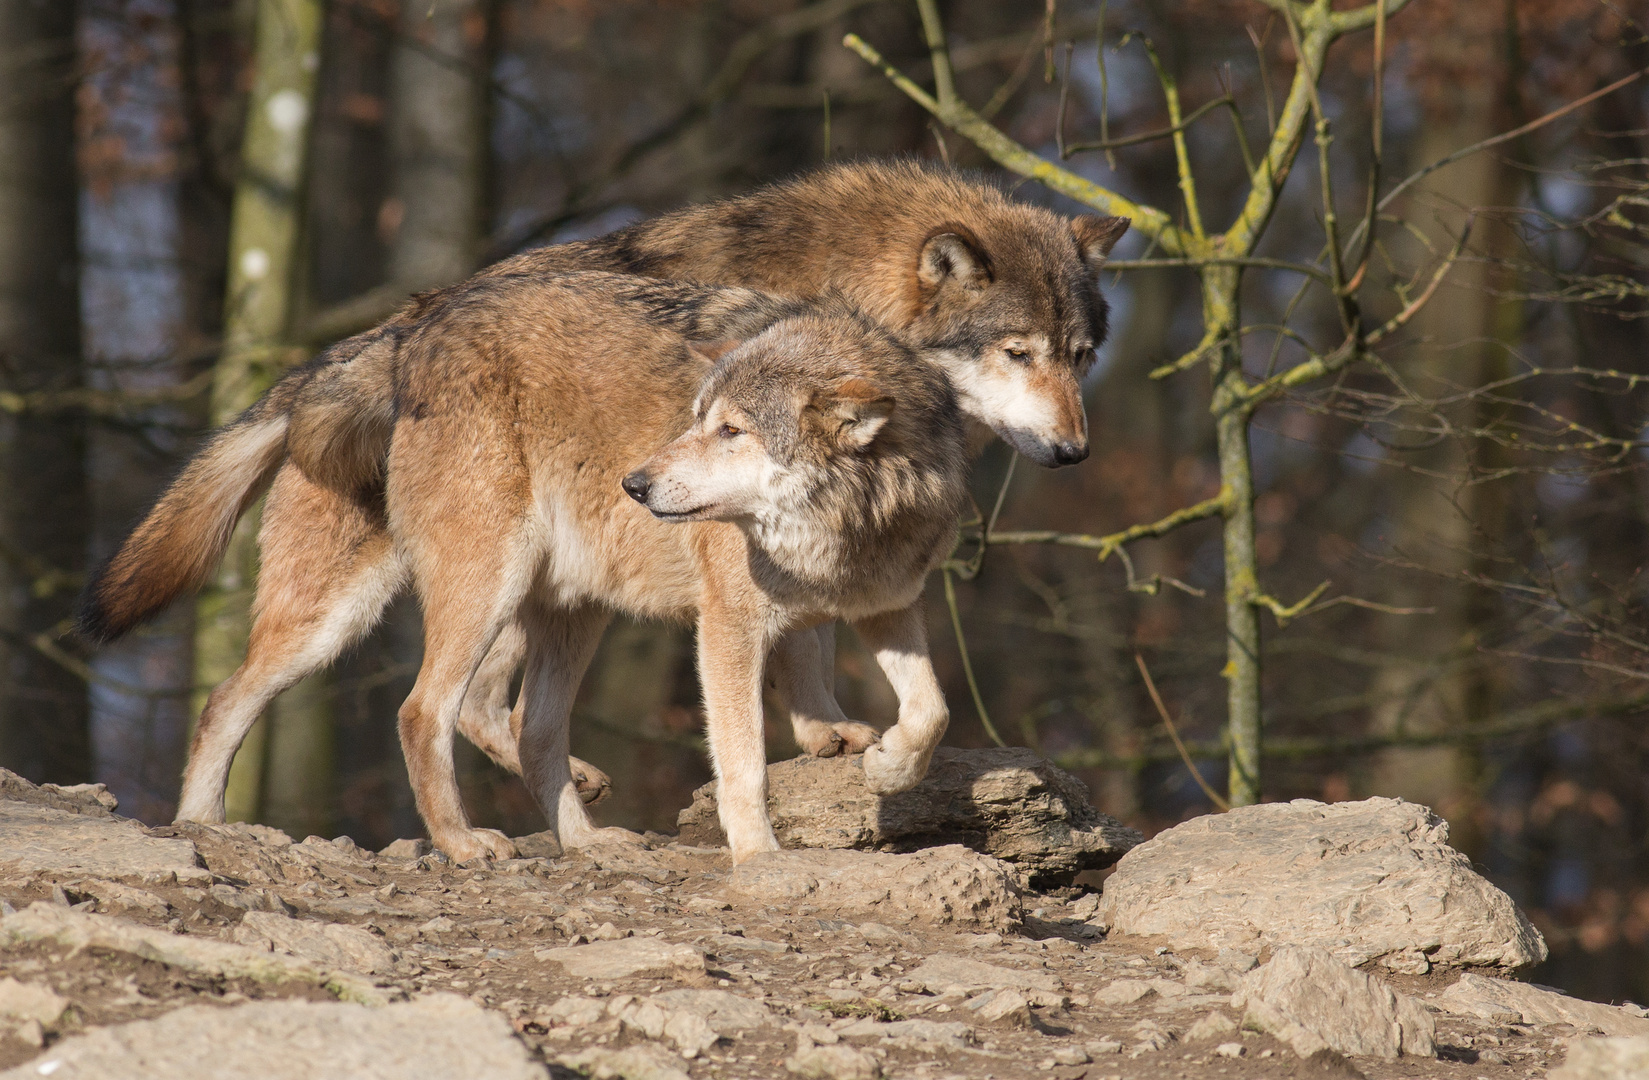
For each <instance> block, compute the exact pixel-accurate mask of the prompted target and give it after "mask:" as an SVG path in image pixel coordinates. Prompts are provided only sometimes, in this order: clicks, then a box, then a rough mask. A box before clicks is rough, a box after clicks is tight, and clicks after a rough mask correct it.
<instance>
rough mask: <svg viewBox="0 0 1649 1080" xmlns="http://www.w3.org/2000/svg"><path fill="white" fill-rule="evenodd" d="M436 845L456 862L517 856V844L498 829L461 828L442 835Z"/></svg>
mask: <svg viewBox="0 0 1649 1080" xmlns="http://www.w3.org/2000/svg"><path fill="white" fill-rule="evenodd" d="M435 846H436V847H438V848H440V849H441V850H442V851H444V852H445V853H446V856H447V858H449V859H451V860H452V861H453V862H455V863H466V862H469V861H470V860H471V859H513V858H515V845H514V844H512V843H511V842H510V838H509V837H507V836H505V835H504V834H503V833H501V832H499V831H498V830H497V829H461V830H458V831H455V832H452V833H450V834H447V835H444V836H442V837H440V838H439V839H437V840H436V841H435Z"/></svg>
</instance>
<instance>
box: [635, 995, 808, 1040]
mask: <svg viewBox="0 0 1649 1080" xmlns="http://www.w3.org/2000/svg"><path fill="white" fill-rule="evenodd" d="M652 1000H653V1001H654V1002H656V1003H657V1004H658V1005H659V1006H660V1007H662V1008H664V1009H666V1010H669V1011H672V1012H685V1013H690V1014H692V1015H694V1016H698V1017H701V1018H703V1020H704V1021H705V1022H706V1023H707V1024H709V1025H710V1027H711V1028H712V1029H714V1030H715V1031H716V1032H717V1033H718V1034H721V1035H738V1034H741V1033H743V1032H746V1031H753V1030H755V1029H757V1028H764V1027H770V1026H772V1025H773V1024H775V1023H777V1020H776V1018H775V1017H774V1016H773V1013H772V1011H771V1010H769V1009H768V1007H767V1006H766V1005H763V1004H762V1003H761V1002H759V1001H752V1000H750V999H749V998H745V997H740V996H739V995H737V994H732V993H729V992H727V991H726V990H666V991H664V993H662V994H654V995H653V997H652Z"/></svg>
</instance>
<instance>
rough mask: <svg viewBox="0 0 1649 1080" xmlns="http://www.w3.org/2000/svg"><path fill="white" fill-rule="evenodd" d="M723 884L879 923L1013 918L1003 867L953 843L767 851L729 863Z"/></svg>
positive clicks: (754, 896) (763, 898)
mask: <svg viewBox="0 0 1649 1080" xmlns="http://www.w3.org/2000/svg"><path fill="white" fill-rule="evenodd" d="M728 888H729V889H730V890H731V891H733V892H735V893H739V894H741V895H743V896H745V897H747V898H749V899H751V900H754V901H757V902H759V903H763V904H783V905H786V906H787V907H795V906H797V905H800V904H806V905H809V906H811V907H815V908H821V909H829V910H831V911H836V912H866V913H874V914H875V915H876V916H877V917H878V918H879V919H881V920H882V921H884V922H912V921H918V920H920V921H924V922H933V923H940V924H947V923H955V924H960V925H963V926H984V927H996V928H1005V927H1008V926H1011V925H1013V924H1014V923H1016V922H1018V921H1019V897H1018V889H1017V887H1016V883H1015V881H1014V876H1013V873H1012V871H1011V870H1010V869H1009V868H1008V866H1007V864H1006V863H1003V862H1000V861H998V860H996V859H993V858H991V857H990V856H988V855H980V854H978V853H977V852H974V851H970V850H968V849H967V848H965V847H962V846H961V845H957V844H953V845H950V846H947V847H940V848H932V849H930V850H927V851H919V852H916V853H915V854H910V855H890V854H881V853H878V852H867V851H773V852H767V853H764V854H761V855H757V856H756V857H754V858H752V859H750V860H749V861H747V862H745V863H743V864H741V865H739V866H737V867H735V868H734V870H733V873H732V874H731V875H730V876H729V878H728Z"/></svg>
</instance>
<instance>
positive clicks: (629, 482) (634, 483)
mask: <svg viewBox="0 0 1649 1080" xmlns="http://www.w3.org/2000/svg"><path fill="white" fill-rule="evenodd" d="M619 487H621V488H623V489H624V493H625V494H626V495H628V496H630V498H632V499H634V500H635V501H636V502H638V503H643V504H645V503H646V502H647V492H649V491H651V490H652V487H653V483H652V481H651V480H648V479H647V474H646V473H644V472H633V473H631V474H630V475H629V476H626V477H625V478H624V479H623V480H621V481H619Z"/></svg>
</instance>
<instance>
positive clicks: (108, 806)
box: [0, 769, 120, 818]
mask: <svg viewBox="0 0 1649 1080" xmlns="http://www.w3.org/2000/svg"><path fill="white" fill-rule="evenodd" d="M0 801H6V802H20V803H28V804H30V805H32V806H45V807H50V808H51V809H53V810H62V811H64V812H65V813H69V814H83V815H86V816H87V817H104V818H106V817H110V816H112V814H111V812H112V811H113V810H114V809H115V808H116V807H118V806H119V805H120V803H119V802H117V801H116V799H115V797H114V796H113V795H112V794H110V793H109V789H108V788H106V787H104V786H103V785H102V784H69V785H59V784H40V785H38V786H36V785H34V784H31V783H29V782H28V781H27V780H25V779H23V778H22V777H21V776H18V775H17V774H16V773H14V772H12V771H11V770H10V769H0Z"/></svg>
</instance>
